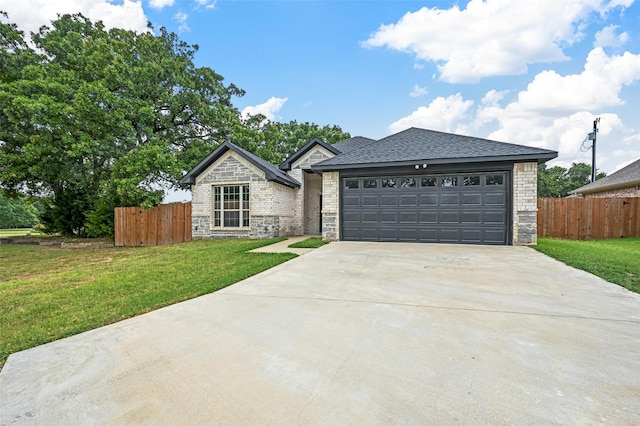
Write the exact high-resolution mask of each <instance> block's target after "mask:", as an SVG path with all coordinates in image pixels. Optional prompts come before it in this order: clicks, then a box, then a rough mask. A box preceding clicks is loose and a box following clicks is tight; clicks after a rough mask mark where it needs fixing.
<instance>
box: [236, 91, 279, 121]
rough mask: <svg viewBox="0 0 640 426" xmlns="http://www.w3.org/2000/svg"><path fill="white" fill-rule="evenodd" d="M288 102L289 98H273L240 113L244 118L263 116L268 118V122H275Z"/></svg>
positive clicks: (246, 108)
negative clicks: (276, 116) (279, 112)
mask: <svg viewBox="0 0 640 426" xmlns="http://www.w3.org/2000/svg"><path fill="white" fill-rule="evenodd" d="M287 100H289V98H276V97H275V96H272V97H271V98H269V100H268V101H266V102H265V103H262V104H258V105H255V106H248V107H245V108H244V109H243V110H242V111H241V112H240V115H241V116H242V117H243V118H248V117H249V116H252V115H258V114H262V115H264V116H265V117H267V119H268V120H272V121H273V120H274V119H275V115H276V113H277V112H278V111H280V109H281V108H282V106H283V105H284V103H285V102H287Z"/></svg>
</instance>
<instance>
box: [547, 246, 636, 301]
mask: <svg viewBox="0 0 640 426" xmlns="http://www.w3.org/2000/svg"><path fill="white" fill-rule="evenodd" d="M535 249H536V250H538V251H540V252H542V253H544V254H546V255H548V256H551V257H553V258H554V259H557V260H559V261H561V262H564V263H566V264H567V265H569V266H573V267H574V268H578V269H582V270H583V271H587V272H589V273H592V274H594V275H597V276H598V277H600V278H602V279H604V280H606V281H609V282H611V283H615V284H618V285H620V286H622V287H625V288H627V289H629V290H631V291H634V292H636V293H640V263H638V253H640V238H617V239H610V240H590V241H575V240H558V239H552V238H539V239H538V245H537V246H535Z"/></svg>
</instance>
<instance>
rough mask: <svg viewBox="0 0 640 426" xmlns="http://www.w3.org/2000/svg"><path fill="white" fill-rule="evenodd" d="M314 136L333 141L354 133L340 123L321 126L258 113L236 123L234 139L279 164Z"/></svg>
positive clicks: (338, 140)
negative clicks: (282, 121) (276, 120)
mask: <svg viewBox="0 0 640 426" xmlns="http://www.w3.org/2000/svg"><path fill="white" fill-rule="evenodd" d="M314 137H317V138H320V139H322V140H323V141H325V142H327V143H329V144H331V143H336V142H340V141H343V140H345V139H349V138H350V137H351V136H350V135H349V133H347V132H344V131H343V130H342V129H341V128H340V127H339V126H336V125H333V126H329V125H325V126H322V127H320V126H319V125H317V124H314V123H308V122H304V123H298V122H297V121H296V120H293V121H290V122H288V123H279V122H275V121H269V120H267V119H266V117H265V116H263V115H261V114H257V115H255V116H251V117H249V118H248V119H245V120H242V121H241V122H239V123H237V124H236V126H235V127H234V128H233V130H232V136H231V141H232V142H233V143H235V144H236V145H238V146H240V147H242V148H244V149H246V150H247V151H249V152H252V153H254V154H256V155H257V156H259V157H261V158H264V159H265V160H267V161H270V162H272V163H274V164H279V163H281V162H283V161H284V160H285V159H286V158H287V157H289V156H290V155H291V154H293V153H295V152H296V151H297V150H298V149H300V148H301V147H303V146H304V145H305V144H306V143H307V142H309V141H310V140H311V139H313V138H314Z"/></svg>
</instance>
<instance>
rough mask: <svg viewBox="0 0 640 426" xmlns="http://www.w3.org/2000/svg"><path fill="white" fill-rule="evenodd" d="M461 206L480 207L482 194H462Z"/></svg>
mask: <svg viewBox="0 0 640 426" xmlns="http://www.w3.org/2000/svg"><path fill="white" fill-rule="evenodd" d="M462 205H463V206H465V207H466V206H481V205H482V194H481V193H478V194H466V193H465V194H462Z"/></svg>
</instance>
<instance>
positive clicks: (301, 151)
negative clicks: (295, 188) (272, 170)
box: [278, 138, 340, 170]
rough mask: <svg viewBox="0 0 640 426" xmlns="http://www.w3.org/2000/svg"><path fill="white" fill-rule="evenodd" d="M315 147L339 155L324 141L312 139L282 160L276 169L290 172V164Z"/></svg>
mask: <svg viewBox="0 0 640 426" xmlns="http://www.w3.org/2000/svg"><path fill="white" fill-rule="evenodd" d="M315 145H320V146H321V147H323V148H324V149H326V150H327V151H329V152H332V153H333V154H339V153H340V151H338V150H337V149H336V148H334V146H333V145H329V144H328V143H326V142H325V141H323V140H322V139H320V138H313V139H311V140H310V141H309V142H307V143H306V144H305V146H303V147H302V148H300V149H299V150H297V151H296V152H294V153H293V154H292V155H290V156H289V158H287V159H286V160H284V161H283V162H282V163H281V164H280V166H278V167H279V168H280V169H281V170H291V164H293V163H294V162H295V161H296V160H297V159H298V158H300V157H302V156H303V155H304V154H306V153H307V152H308V151H309V150H310V149H311V148H312V147H314V146H315Z"/></svg>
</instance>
